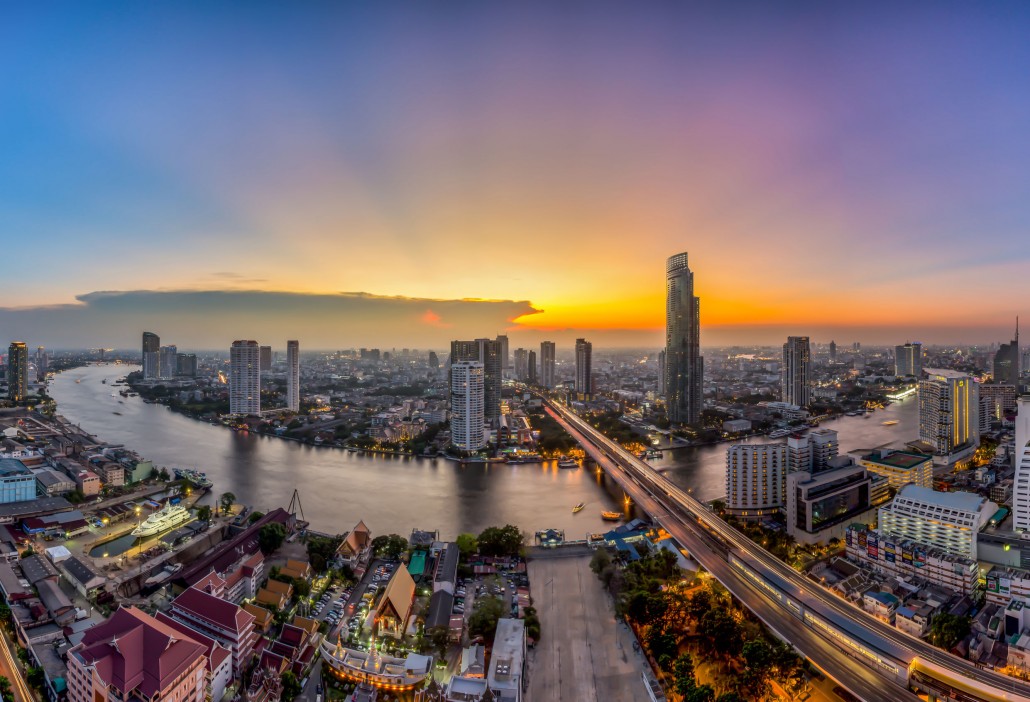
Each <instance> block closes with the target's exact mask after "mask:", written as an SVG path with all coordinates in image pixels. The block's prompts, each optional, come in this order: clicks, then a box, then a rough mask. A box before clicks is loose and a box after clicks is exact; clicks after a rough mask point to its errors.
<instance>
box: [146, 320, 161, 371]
mask: <svg viewBox="0 0 1030 702" xmlns="http://www.w3.org/2000/svg"><path fill="white" fill-rule="evenodd" d="M142 359H143V379H144V380H151V379H153V378H157V377H158V373H159V372H160V371H161V337H159V336H158V335H157V334H155V333H154V332H143V355H142Z"/></svg>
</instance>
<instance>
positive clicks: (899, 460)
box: [858, 449, 933, 490]
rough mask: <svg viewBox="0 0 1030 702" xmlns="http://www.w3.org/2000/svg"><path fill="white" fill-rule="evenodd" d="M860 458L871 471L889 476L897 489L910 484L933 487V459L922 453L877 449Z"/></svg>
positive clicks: (890, 483)
mask: <svg viewBox="0 0 1030 702" xmlns="http://www.w3.org/2000/svg"><path fill="white" fill-rule="evenodd" d="M858 460H859V463H861V464H862V465H863V466H865V468H866V470H868V471H869V472H870V473H875V474H876V475H882V476H884V477H885V478H887V481H888V483H887V484H888V485H889V486H890V487H892V488H894V489H895V490H900V489H901V488H902V487H904V486H905V485H909V484H911V485H918V486H919V487H924V488H930V487H933V459H932V458H930V457H929V456H925V455H923V454H921V453H909V452H907V451H895V450H892V449H875V450H873V451H871V452H869V453H867V454H864V455H862V456H861V457H860V458H859V459H858Z"/></svg>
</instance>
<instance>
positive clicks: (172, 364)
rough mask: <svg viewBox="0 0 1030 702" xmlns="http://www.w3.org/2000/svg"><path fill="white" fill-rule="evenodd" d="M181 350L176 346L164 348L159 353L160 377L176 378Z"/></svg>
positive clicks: (171, 345) (170, 345)
mask: <svg viewBox="0 0 1030 702" xmlns="http://www.w3.org/2000/svg"><path fill="white" fill-rule="evenodd" d="M178 363H179V349H178V347H176V346H175V345H174V344H169V345H167V346H162V347H161V348H160V349H159V351H158V372H157V374H158V377H159V378H174V377H175V374H176V373H177V372H178Z"/></svg>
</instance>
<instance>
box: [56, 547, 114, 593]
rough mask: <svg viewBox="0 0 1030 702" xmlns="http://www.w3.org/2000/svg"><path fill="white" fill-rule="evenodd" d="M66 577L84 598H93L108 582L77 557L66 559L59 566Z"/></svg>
mask: <svg viewBox="0 0 1030 702" xmlns="http://www.w3.org/2000/svg"><path fill="white" fill-rule="evenodd" d="M57 568H58V570H60V571H61V572H62V573H63V574H64V577H66V578H67V579H68V582H70V583H71V584H72V587H74V588H75V589H76V590H78V592H79V594H80V595H82V596H83V597H91V596H92V595H93V594H94V593H95V592H96V591H97V590H99V589H100V588H102V587H103V586H104V584H105V583H106V582H107V579H106V578H104V576H103V575H101V574H100V573H98V572H97V571H95V570H94V569H93V566H91V565H89V564H87V563H86V562H85V561H84V560H82V559H80V558H78V557H77V556H70V557H68V558H65V559H64V560H62V561H61V562H60V563H58V565H57Z"/></svg>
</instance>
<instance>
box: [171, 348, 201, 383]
mask: <svg viewBox="0 0 1030 702" xmlns="http://www.w3.org/2000/svg"><path fill="white" fill-rule="evenodd" d="M175 364H176V368H175V371H176V373H177V374H178V375H181V376H184V377H186V378H196V377H197V354H195V353H180V354H179V355H178V357H177V358H176V361H175Z"/></svg>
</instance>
